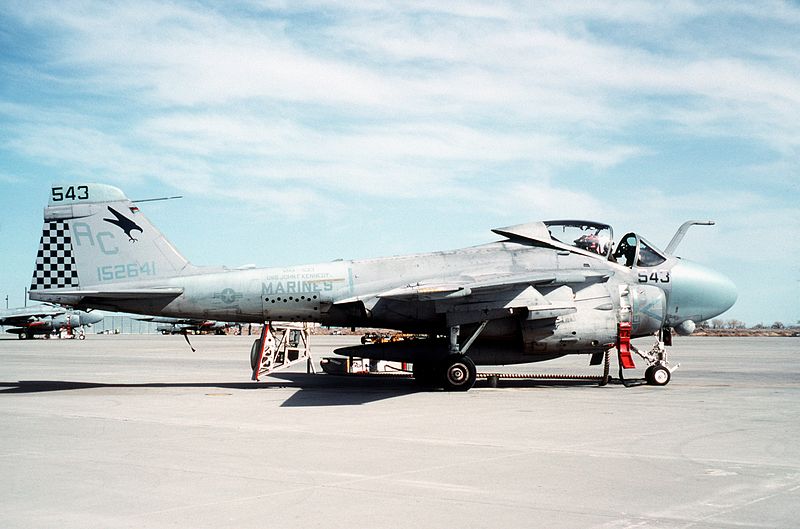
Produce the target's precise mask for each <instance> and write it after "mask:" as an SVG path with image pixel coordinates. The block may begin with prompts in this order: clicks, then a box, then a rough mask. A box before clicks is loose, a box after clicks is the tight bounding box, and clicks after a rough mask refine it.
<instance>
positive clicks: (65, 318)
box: [0, 305, 103, 339]
mask: <svg viewBox="0 0 800 529" xmlns="http://www.w3.org/2000/svg"><path fill="white" fill-rule="evenodd" d="M102 319H103V316H101V315H100V314H96V313H92V312H84V311H80V310H70V309H65V308H63V307H55V306H53V305H35V306H31V307H20V308H16V309H7V310H0V325H2V326H12V328H11V329H6V332H8V333H11V334H16V335H17V336H19V338H21V339H22V338H33V337H34V336H35V335H37V334H42V335H46V336H49V335H50V334H52V333H53V332H58V331H60V330H62V329H69V330H70V331H72V330H78V329H80V328H81V327H83V326H85V325H92V324H93V323H97V322H99V321H101V320H102ZM79 336H83V335H82V334H79Z"/></svg>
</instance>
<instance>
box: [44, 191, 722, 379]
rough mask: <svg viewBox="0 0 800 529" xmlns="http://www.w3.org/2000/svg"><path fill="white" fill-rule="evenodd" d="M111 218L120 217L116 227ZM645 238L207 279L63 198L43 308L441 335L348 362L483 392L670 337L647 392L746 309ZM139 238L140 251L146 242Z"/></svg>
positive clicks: (89, 200)
mask: <svg viewBox="0 0 800 529" xmlns="http://www.w3.org/2000/svg"><path fill="white" fill-rule="evenodd" d="M109 213H110V214H111V216H109ZM692 224H710V222H696V221H689V222H687V223H685V224H684V225H683V226H681V228H680V229H679V230H678V232H677V233H676V235H675V237H674V238H673V240H672V241H671V242H670V243H669V245H668V246H667V249H666V251H661V250H659V249H658V248H657V247H656V246H655V245H654V244H652V243H651V242H649V241H647V240H646V239H644V238H643V237H641V236H640V235H637V234H636V233H628V234H626V235H624V236H623V237H622V238H621V239H620V242H619V244H618V245H617V246H616V248H614V246H613V242H612V241H613V233H612V230H611V227H610V226H608V225H606V224H601V223H597V222H589V221H574V220H567V221H548V222H532V223H528V224H520V225H517V226H510V227H505V228H498V229H495V230H493V231H494V233H496V234H497V235H499V236H500V237H501V239H500V240H498V241H496V242H491V243H488V244H484V245H480V246H475V247H471V248H463V249H458V250H452V251H443V252H434V253H425V254H416V255H405V256H397V257H387V258H380V259H364V260H353V261H333V262H330V263H322V264H312V265H303V266H294V267H285V268H248V269H228V268H209V267H196V266H193V265H192V264H191V263H189V261H188V260H187V259H186V258H185V257H183V256H182V255H181V254H180V253H179V252H178V250H176V249H175V248H174V247H173V246H172V244H171V243H170V242H169V241H168V240H167V239H166V238H165V237H164V236H163V235H162V234H161V232H159V231H158V230H157V229H156V228H155V227H154V226H153V225H152V224H151V223H150V222H149V221H148V220H147V218H146V217H145V216H144V215H143V214H142V213H141V212H140V211H139V208H138V207H137V206H136V204H134V203H133V202H132V201H130V200H129V199H128V198H126V197H125V195H124V194H123V193H122V191H120V190H119V189H117V188H115V187H111V186H108V185H102V184H86V185H77V186H57V187H53V188H52V189H51V195H50V200H49V203H48V205H47V207H46V208H45V211H44V231H43V234H42V239H41V244H40V248H39V254H38V256H37V259H36V270H35V271H34V276H33V282H32V285H31V291H30V297H31V298H32V299H37V300H43V301H50V302H54V303H60V304H65V305H70V306H74V307H79V308H86V307H92V308H100V309H108V310H114V311H125V312H134V313H139V314H149V315H161V316H169V317H178V318H198V319H215V320H222V321H235V322H264V321H272V320H281V321H292V320H294V321H315V322H321V323H322V324H324V325H338V326H347V327H350V326H365V327H381V328H392V329H398V330H401V331H406V332H412V333H424V334H428V335H429V336H430V338H429V339H428V340H413V341H407V342H396V343H386V344H369V345H364V346H357V347H349V348H345V349H339V350H338V351H337V352H340V353H342V354H345V355H351V356H360V357H367V358H373V359H384V360H394V361H404V362H412V363H413V366H414V376H415V378H416V379H417V380H419V381H421V382H423V383H427V384H434V385H438V386H441V387H444V388H446V389H450V390H466V389H469V388H470V387H472V385H473V383H474V381H475V377H476V368H475V365H476V364H479V365H480V364H484V365H497V364H514V363H526V362H538V361H542V360H549V359H553V358H558V357H561V356H564V355H567V354H584V355H590V356H591V359H592V363H595V364H596V363H599V362H600V361H601V360H602V358H603V355H604V354H605V353H606V352H607V351H609V350H610V349H611V348H615V347H616V348H617V349H618V351H619V353H620V359H621V361H622V363H623V364H624V367H632V365H633V362H632V358H631V357H630V352H631V350H632V349H631V345H630V338H635V337H641V336H647V335H654V336H657V337H658V338H659V339H658V341H657V342H656V346H655V347H654V348H653V351H651V352H649V353H647V354H644V355H643V356H644V357H645V360H646V361H647V362H648V364H650V367H649V368H648V369H647V372H646V373H647V375H646V376H647V379H648V380H649V381H650V382H651V383H653V384H656V385H663V384H666V383H667V382H669V380H670V374H671V370H670V369H671V367H670V366H669V364H668V362H667V358H666V353H665V351H664V349H663V348H662V347H661V346H660V344H662V343H663V342H669V341H670V340H669V337H670V336H671V329H675V330H676V331H677V332H678V333H680V334H689V333H691V332H692V330H693V329H694V326H695V322H700V321H703V320H707V319H709V318H713V317H715V316H717V315H719V314H721V313H723V312H725V311H726V310H727V309H729V308H730V307H731V306H732V305H733V304H734V302H735V301H736V296H737V295H736V288H735V287H734V285H733V284H732V283H731V281H729V280H728V279H727V278H725V277H723V276H722V275H720V274H718V273H716V272H714V271H712V270H709V269H708V268H705V267H703V266H700V265H698V264H696V263H692V262H690V261H688V260H686V259H681V258H679V257H677V256H675V255H674V252H675V249H676V247H677V245H678V243H679V242H680V240H681V238H682V237H683V235H684V233H685V232H686V230H687V229H688V228H689V227H690V226H691V225H692ZM132 230H136V232H137V233H136V235H137V236H136V237H133V236H132V234H131V231H132Z"/></svg>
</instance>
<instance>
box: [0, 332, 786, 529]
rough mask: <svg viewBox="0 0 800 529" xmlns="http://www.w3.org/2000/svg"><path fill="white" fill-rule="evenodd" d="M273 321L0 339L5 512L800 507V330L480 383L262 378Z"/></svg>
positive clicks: (33, 522)
mask: <svg viewBox="0 0 800 529" xmlns="http://www.w3.org/2000/svg"><path fill="white" fill-rule="evenodd" d="M253 338H254V337H232V336H231V337H221V336H203V337H193V344H194V345H195V347H196V348H197V352H196V353H191V351H190V350H189V347H188V346H187V345H186V343H185V342H184V341H183V338H182V337H180V336H174V337H169V336H165V337H162V336H96V335H90V336H88V338H87V339H86V340H85V341H77V340H69V341H59V340H49V341H46V340H29V341H24V340H17V339H15V338H13V337H11V338H9V339H2V340H0V476H2V478H1V479H0V527H3V528H6V529H9V528H17V527H19V528H23V527H24V528H30V527H59V528H81V529H86V528H109V527H113V528H125V527H136V528H141V527H148V528H160V527H172V528H174V527H185V528H192V529H201V528H220V527H237V528H250V527H253V528H255V527H258V528H263V527H276V528H282V529H287V528H295V527H297V528H311V527H324V528H339V527H341V528H348V529H352V528H355V527H398V528H404V527H408V528H414V529H420V528H425V527H447V528H449V527H459V528H465V527H466V528H472V527H491V528H496V527H502V528H504V529H510V528H517V527H520V528H521V527H560V528H571V527H581V528H583V527H603V528H622V527H631V528H633V527H635V528H643V527H658V528H685V527H692V528H697V527H714V528H733V527H736V528H741V527H759V528H761V527H764V528H766V527H769V528H776V527H785V528H794V527H798V526H800V442H798V438H800V426H799V422H798V419H799V418H800V368H799V367H798V363H797V359H798V353H800V340H798V339H797V338H756V339H751V338H700V337H698V338H691V337H689V338H677V339H676V344H675V347H673V348H672V349H671V351H670V352H671V354H672V359H673V361H679V362H681V363H682V367H681V368H680V369H679V370H678V371H677V372H675V374H674V376H673V380H672V382H671V383H670V384H669V385H668V386H666V387H663V388H656V387H650V386H636V387H628V388H626V387H623V386H621V385H610V386H607V387H597V386H596V385H592V384H586V383H569V382H560V383H544V382H514V383H506V384H504V383H503V382H502V381H501V383H500V387H499V388H497V389H492V388H489V387H488V386H487V385H486V384H485V383H479V384H478V385H477V386H476V388H474V389H472V390H471V391H469V392H466V393H445V392H442V391H419V390H418V389H417V388H416V387H415V386H414V384H413V382H412V381H410V380H397V379H393V380H386V379H373V378H370V379H364V378H354V377H335V376H330V375H307V374H305V373H304V371H303V370H302V369H296V370H294V371H293V372H289V373H284V374H281V375H278V376H273V377H269V378H267V379H266V380H265V381H263V382H261V383H253V382H250V381H249V377H250V370H249V348H250V342H251V340H252V339H253ZM351 343H353V338H351V337H346V336H330V337H326V336H319V337H313V339H312V347H313V350H314V354H315V356H316V357H317V358H319V357H322V356H325V355H329V354H330V351H331V350H332V349H333V348H334V347H338V346H342V345H346V344H351ZM639 345H640V346H642V345H644V344H641V343H640V344H639ZM587 363H588V361H587V358H586V357H575V358H570V359H560V360H557V361H554V362H551V363H546V364H539V365H534V366H530V365H528V366H521V367H518V368H515V369H517V370H522V371H532V370H535V371H544V370H555V371H556V372H583V373H591V372H592V370H590V369H589V368H588V367H587V366H586V364H587ZM639 363H640V364H641V362H639ZM540 366H541V368H540ZM592 369H593V370H595V371H594V372H597V368H592ZM637 374H641V370H639V371H638V372H637Z"/></svg>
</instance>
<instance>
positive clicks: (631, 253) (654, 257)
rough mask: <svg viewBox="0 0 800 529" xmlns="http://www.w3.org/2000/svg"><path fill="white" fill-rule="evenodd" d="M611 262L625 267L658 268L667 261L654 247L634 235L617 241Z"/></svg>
mask: <svg viewBox="0 0 800 529" xmlns="http://www.w3.org/2000/svg"><path fill="white" fill-rule="evenodd" d="M613 260H615V261H617V262H618V263H620V264H624V265H625V266H629V267H633V264H634V263H636V266H644V267H649V266H658V265H660V264H661V263H663V262H664V261H666V260H667V258H666V257H664V256H663V255H661V252H659V251H658V250H656V248H655V246H653V245H652V244H650V243H648V242H647V241H645V240H644V239H642V238H641V237H639V236H638V235H636V234H635V233H629V234H627V235H625V236H624V237H623V238H622V240H620V241H619V245H618V246H617V250H616V251H615V252H614V256H613Z"/></svg>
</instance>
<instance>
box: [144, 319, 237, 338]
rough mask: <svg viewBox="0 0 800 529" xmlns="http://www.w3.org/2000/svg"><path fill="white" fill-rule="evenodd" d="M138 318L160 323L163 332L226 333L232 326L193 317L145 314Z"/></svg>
mask: <svg viewBox="0 0 800 529" xmlns="http://www.w3.org/2000/svg"><path fill="white" fill-rule="evenodd" d="M136 319H137V320H140V321H149V322H152V323H158V324H160V325H157V326H156V330H157V331H158V332H160V333H162V334H182V333H187V332H199V333H214V334H225V329H227V328H228V327H230V324H228V323H225V322H222V321H214V320H198V319H192V318H168V317H165V316H145V317H141V318H136Z"/></svg>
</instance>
